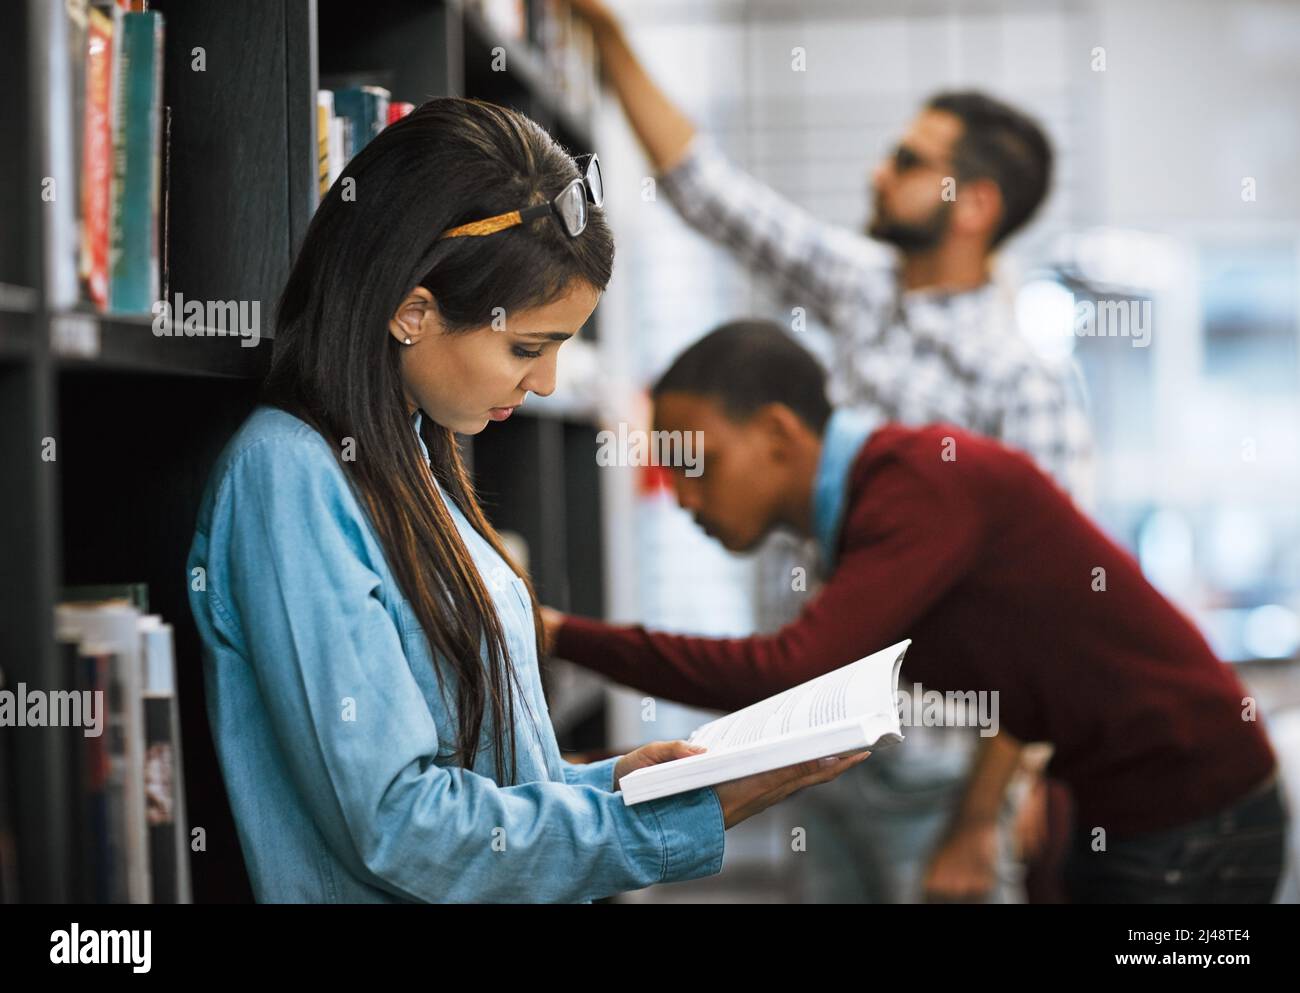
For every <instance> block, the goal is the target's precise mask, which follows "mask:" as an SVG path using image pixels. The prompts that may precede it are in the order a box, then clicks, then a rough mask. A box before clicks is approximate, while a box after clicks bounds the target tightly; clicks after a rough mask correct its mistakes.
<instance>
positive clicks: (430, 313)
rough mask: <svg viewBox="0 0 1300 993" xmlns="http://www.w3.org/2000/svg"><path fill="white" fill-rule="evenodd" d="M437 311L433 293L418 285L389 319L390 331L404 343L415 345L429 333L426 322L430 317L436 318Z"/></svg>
mask: <svg viewBox="0 0 1300 993" xmlns="http://www.w3.org/2000/svg"><path fill="white" fill-rule="evenodd" d="M437 312H438V310H437V304H436V303H435V302H434V299H433V294H432V293H430V292H429V291H428V290H427V289H425V288H424V287H423V286H417V287H416V288H415V289H413V290H412V291H411V292H410V293H408V294H407V295H406V299H405V300H403V301H402V302H401V305H400V306H398V308H397V312H396V313H395V314H393V316H392V319H391V320H389V322H388V333H389V334H391V335H392V336H393V337H394V338H396V339H397V340H398V341H399V342H401V343H402V344H404V345H406V344H410V345H414V344H415V343H416V342H418V341H419V340H420V339H421V338H422V337H423V336H424V335H425V334H426V333H427V330H428V324H427V323H426V322H427V321H428V320H429V318H430V317H435V318H436V316H437Z"/></svg>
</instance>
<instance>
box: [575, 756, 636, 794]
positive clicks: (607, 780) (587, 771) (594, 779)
mask: <svg viewBox="0 0 1300 993" xmlns="http://www.w3.org/2000/svg"><path fill="white" fill-rule="evenodd" d="M622 757H623V756H621V755H615V756H614V757H613V758H608V759H601V760H600V761H599V762H589V763H587V764H586V765H574V764H570V763H568V762H565V763H564V781H565V782H566V783H568V784H569V785H570V786H595V787H598V788H599V789H602V790H609V791H610V792H611V793H612V792H613V790H614V766H616V765H618V760H619V759H621V758H622Z"/></svg>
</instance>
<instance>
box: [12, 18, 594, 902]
mask: <svg viewBox="0 0 1300 993" xmlns="http://www.w3.org/2000/svg"><path fill="white" fill-rule="evenodd" d="M15 6H16V9H15V10H14V11H10V12H7V28H9V30H7V31H6V32H5V33H3V35H0V58H2V59H3V63H4V65H5V66H6V70H5V71H6V73H7V74H9V75H10V76H11V77H13V78H12V79H9V80H7V82H9V84H10V85H7V86H4V87H0V140H2V141H3V142H4V144H5V145H6V146H7V147H9V148H19V149H24V150H25V154H24V155H20V156H3V157H0V227H3V229H4V230H5V232H6V237H5V239H3V240H2V241H0V460H3V464H4V466H5V485H4V486H3V488H0V547H3V549H4V555H3V556H0V602H2V603H3V604H4V606H3V608H2V609H0V659H2V660H3V663H2V664H3V665H4V669H5V674H6V678H7V681H8V683H9V685H14V684H16V683H17V682H19V681H24V682H26V683H28V684H29V685H30V686H32V687H34V688H35V687H41V688H55V687H57V686H58V678H57V676H56V675H55V674H56V673H57V672H58V671H59V670H58V661H59V657H58V654H57V651H56V646H55V643H54V640H53V609H54V606H55V604H56V603H57V601H58V592H59V589H60V587H62V586H65V585H74V584H90V583H113V582H144V583H147V584H148V588H149V596H150V610H151V611H152V612H154V613H159V614H161V615H162V616H163V619H164V620H165V621H166V622H168V623H170V624H172V625H173V628H174V635H175V650H176V661H177V670H178V671H177V678H178V685H177V689H178V699H179V704H180V711H181V724H182V732H183V753H184V761H185V768H184V774H185V785H186V801H187V807H188V815H189V823H190V827H191V828H193V827H196V826H198V827H202V828H204V830H205V834H206V844H207V850H206V851H205V852H202V853H193V854H192V855H191V872H192V877H193V886H194V899H195V901H196V902H246V901H249V900H251V897H252V893H251V889H250V887H249V884H248V880H247V875H246V872H245V869H244V864H243V859H242V856H241V853H240V851H239V844H238V838H237V835H236V832H235V829H234V823H233V820H232V818H231V815H230V810H229V805H228V803H227V800H226V794H225V785H224V782H223V780H222V778H221V775H220V770H219V768H218V766H217V761H216V754H215V751H214V749H213V746H212V742H211V738H210V735H209V732H208V725H207V715H206V703H205V700H204V687H203V669H202V660H201V654H200V645H199V639H198V634H197V631H196V629H195V625H194V621H193V618H192V616H191V614H190V611H189V605H188V602H187V599H186V587H185V585H184V584H185V582H186V577H185V574H184V562H185V556H186V553H187V552H188V549H189V544H190V541H191V539H192V536H193V526H194V519H195V514H196V512H197V508H198V502H199V498H200V495H201V492H202V488H203V486H204V484H205V482H206V480H207V475H208V472H209V470H210V468H211V466H212V464H213V462H214V461H215V459H216V456H217V455H218V453H219V452H220V451H221V449H222V447H223V446H224V445H225V443H226V441H227V440H228V439H229V438H230V436H231V435H232V434H233V433H234V431H235V430H236V429H237V427H238V426H239V424H240V423H241V422H242V421H243V420H244V418H245V417H246V416H247V415H248V413H249V412H250V411H251V410H252V408H253V406H254V404H255V402H256V393H257V387H258V384H259V382H260V380H261V378H262V376H263V375H264V374H265V372H266V370H267V368H268V367H269V365H270V359H271V355H272V348H273V339H272V328H271V321H272V315H273V313H274V308H275V301H276V296H277V294H278V292H279V289H280V287H281V286H282V284H283V281H284V279H285V277H286V276H287V274H288V271H289V267H290V265H291V263H292V260H293V256H294V253H295V252H296V250H297V247H298V245H299V244H300V243H301V240H302V237H303V235H304V233H305V231H306V228H307V225H308V222H309V221H310V219H311V215H312V213H313V211H314V210H315V207H316V182H317V178H316V90H317V88H318V86H320V85H321V82H320V81H322V80H323V81H324V82H325V84H326V85H328V84H329V83H331V82H335V81H345V82H347V83H349V84H352V83H377V84H378V85H382V86H385V87H387V88H388V89H389V90H391V92H392V94H393V98H394V99H395V100H406V101H410V102H412V103H416V104H418V103H420V102H421V101H423V100H425V99H427V98H428V97H430V96H437V95H466V96H475V97H481V98H483V99H490V100H494V101H496V102H501V103H505V104H507V105H509V106H513V107H516V108H517V109H520V110H522V111H524V112H525V113H528V114H530V115H531V116H533V117H535V118H536V119H537V120H538V121H539V122H540V123H542V124H543V125H544V126H546V127H547V128H548V129H550V130H551V132H552V133H553V134H554V135H555V136H556V138H557V140H559V141H560V142H561V143H562V144H564V145H565V147H567V148H569V149H570V150H572V151H574V152H580V151H585V150H588V149H589V147H590V128H589V123H588V122H587V121H585V120H582V119H581V118H580V117H578V116H576V115H574V114H572V113H571V112H570V111H569V110H568V109H567V108H565V107H564V106H563V103H562V101H561V99H560V98H559V96H558V94H557V93H553V92H552V91H551V89H550V88H549V86H548V81H547V74H546V72H545V66H544V63H543V61H542V60H541V59H540V58H539V57H538V56H537V54H536V53H535V52H533V51H531V50H530V47H529V46H528V45H527V44H526V43H524V42H518V41H509V42H497V41H494V39H493V35H492V30H491V28H490V26H489V25H488V24H487V23H486V22H485V21H484V20H483V19H482V18H481V17H479V16H478V15H477V14H476V13H474V12H473V11H469V10H466V9H464V7H463V6H462V4H461V3H459V2H453V0H443V2H437V0H372V2H370V3H367V4H365V5H363V6H361V7H358V5H356V4H355V3H352V2H351V0H153V2H151V3H150V4H149V7H150V9H152V10H158V11H160V12H162V14H163V17H164V19H165V43H164V62H163V101H164V103H165V104H166V105H167V106H169V107H170V109H171V137H170V165H169V177H170V178H169V184H168V191H169V215H170V224H169V231H168V249H167V253H166V268H167V271H168V274H169V285H168V286H167V287H166V289H165V292H166V293H167V295H168V296H169V297H171V296H173V295H174V294H176V293H178V292H179V293H182V294H184V296H185V297H186V298H187V299H197V300H242V301H258V303H259V306H260V313H261V318H262V320H261V336H262V337H261V341H260V343H259V344H258V345H257V346H256V347H251V348H246V347H242V345H241V340H240V339H239V338H237V337H232V336H216V335H203V336H184V335H179V334H178V335H163V336H160V335H158V334H155V333H154V330H153V327H152V325H153V317H152V315H138V316H137V315H117V314H101V313H96V312H94V311H93V309H90V308H89V307H88V305H85V304H80V303H76V302H71V301H68V300H63V299H56V291H55V287H56V286H57V285H58V284H59V281H60V280H59V277H61V276H66V273H64V272H59V271H57V270H58V267H65V266H67V267H70V266H74V265H75V262H74V260H73V258H72V257H71V256H70V255H69V256H68V257H67V258H61V257H57V256H56V254H55V253H54V252H53V251H52V250H51V245H53V244H54V243H56V241H57V238H56V236H55V234H54V232H53V222H52V220H51V215H50V213H49V212H48V211H47V210H45V209H44V206H45V205H43V204H42V202H41V198H40V196H39V193H38V192H34V191H39V188H40V182H41V178H42V177H45V176H49V175H52V174H54V173H55V172H56V171H57V163H58V162H59V161H60V154H59V152H60V150H61V149H64V148H66V147H67V146H66V143H67V142H68V141H69V140H70V137H71V135H70V133H65V132H64V131H63V130H61V127H60V125H59V121H61V120H63V121H66V122H67V124H68V125H69V127H77V128H79V127H81V122H80V121H72V120H71V117H72V115H71V111H70V108H61V107H60V106H59V103H60V101H62V100H66V99H67V93H66V92H65V90H66V88H64V89H62V90H61V88H60V87H59V86H58V85H57V84H52V83H51V79H54V78H56V77H55V74H57V73H58V72H60V71H65V70H66V68H67V64H66V60H67V58H68V52H67V45H66V25H65V24H64V23H63V22H62V21H61V20H60V19H61V18H63V17H65V13H64V5H63V4H62V3H58V4H53V3H48V2H47V0H21V2H19V3H18V4H16V5H15ZM496 44H502V45H503V46H504V47H506V48H507V50H508V52H509V54H508V56H507V58H508V65H509V70H508V71H507V72H506V73H492V72H491V71H490V69H488V68H487V66H486V65H485V64H482V61H481V60H482V59H484V58H490V53H491V49H492V48H493V47H494V45H496ZM196 46H201V47H202V48H203V49H204V52H205V56H206V70H205V71H203V72H196V71H194V70H193V69H192V67H191V59H192V55H191V53H192V50H193V49H194V48H195V47H196ZM63 158H64V159H65V160H67V161H70V156H67V155H66V154H65V155H64V156H63ZM79 166H80V163H72V168H73V169H74V171H76V170H79ZM60 183H61V184H63V186H64V188H66V189H74V188H75V176H73V177H65V178H63V179H60ZM593 323H594V322H593ZM593 330H594V329H592V328H590V327H589V329H588V332H584V333H591V332H592V331H593ZM491 428H492V430H489V431H487V432H485V433H484V434H483V435H480V436H476V437H474V438H472V439H462V440H463V443H464V445H465V448H466V455H467V458H468V460H469V462H470V463H471V465H472V467H473V472H474V477H475V482H476V484H477V486H478V487H479V490H480V492H481V493H482V495H483V498H484V505H485V509H486V511H487V513H488V516H489V518H490V519H491V520H492V521H493V523H494V524H495V525H496V526H498V527H499V528H502V529H508V530H512V531H516V532H518V533H519V534H520V535H522V536H523V538H524V539H525V540H526V541H527V543H528V546H529V550H530V562H531V571H532V574H533V578H534V580H535V582H536V584H537V588H538V592H539V595H541V596H542V598H543V599H544V600H545V601H547V602H549V603H552V604H554V605H555V606H558V607H562V608H569V609H573V610H577V611H580V612H582V613H584V614H590V615H595V616H599V615H600V614H601V613H602V612H603V594H604V570H603V561H602V555H603V553H602V549H601V542H600V532H601V527H600V505H601V497H600V478H599V474H598V470H597V467H596V464H595V461H594V457H593V456H592V454H591V453H592V451H593V450H594V447H595V433H596V431H597V428H596V426H595V424H594V422H592V421H591V420H590V419H588V418H586V417H584V416H582V415H577V414H570V415H559V414H554V413H532V412H528V413H524V412H521V413H519V414H516V415H515V417H513V418H511V419H510V420H509V421H507V422H505V423H503V424H499V425H492V426H491ZM45 438H54V439H55V440H56V443H57V458H56V459H55V460H54V461H44V460H42V458H41V457H40V453H41V446H42V442H43V439H45ZM549 692H550V686H549V684H548V693H549ZM555 710H556V712H557V713H562V712H564V708H563V707H557V708H555ZM6 730H7V729H0V734H5V733H6ZM557 731H558V732H559V733H560V739H561V744H562V746H563V747H565V748H566V749H574V750H587V749H597V748H601V747H603V746H604V745H605V742H604V740H603V739H604V720H603V711H602V709H601V706H600V705H595V706H592V705H590V704H585V705H583V706H581V707H578V708H576V709H572V711H571V712H570V713H569V717H568V720H567V725H566V726H564V727H557ZM67 738H68V736H66V735H65V736H59V735H56V734H40V733H34V732H33V730H32V729H25V730H24V731H22V732H18V733H12V732H11V733H9V734H8V735H7V739H6V740H7V741H8V742H9V744H10V745H11V748H10V755H9V758H10V761H11V768H12V775H11V788H12V790H13V794H14V795H13V797H12V800H13V802H12V803H11V804H10V809H11V811H12V812H13V816H14V818H15V823H14V828H15V836H16V838H15V840H16V846H17V853H18V868H19V877H18V889H19V892H18V898H19V899H20V900H21V901H23V902H66V901H67V900H68V899H69V898H70V896H71V895H72V892H73V886H72V883H73V881H72V879H71V874H72V867H71V866H69V865H68V864H67V861H66V857H65V855H64V853H65V852H66V851H67V848H68V840H69V832H70V819H69V811H68V809H66V803H67V800H66V798H67V797H68V796H69V792H70V791H69V789H68V784H67V782H66V781H65V780H64V778H63V775H64V774H63V770H64V769H66V768H67V761H66V756H65V754H64V748H65V745H64V742H65V741H66V740H67Z"/></svg>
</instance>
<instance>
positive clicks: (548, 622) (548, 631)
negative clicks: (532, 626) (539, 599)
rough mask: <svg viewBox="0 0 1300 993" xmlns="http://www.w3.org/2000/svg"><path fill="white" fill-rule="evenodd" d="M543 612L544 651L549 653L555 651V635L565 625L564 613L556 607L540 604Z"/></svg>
mask: <svg viewBox="0 0 1300 993" xmlns="http://www.w3.org/2000/svg"><path fill="white" fill-rule="evenodd" d="M539 607H540V608H541V612H542V651H544V652H545V653H546V654H547V655H550V654H551V652H553V651H555V636H556V635H557V634H558V633H559V630H560V628H561V627H563V625H564V614H562V613H560V611H558V610H556V609H555V608H554V607H547V606H545V605H544V604H539Z"/></svg>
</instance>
